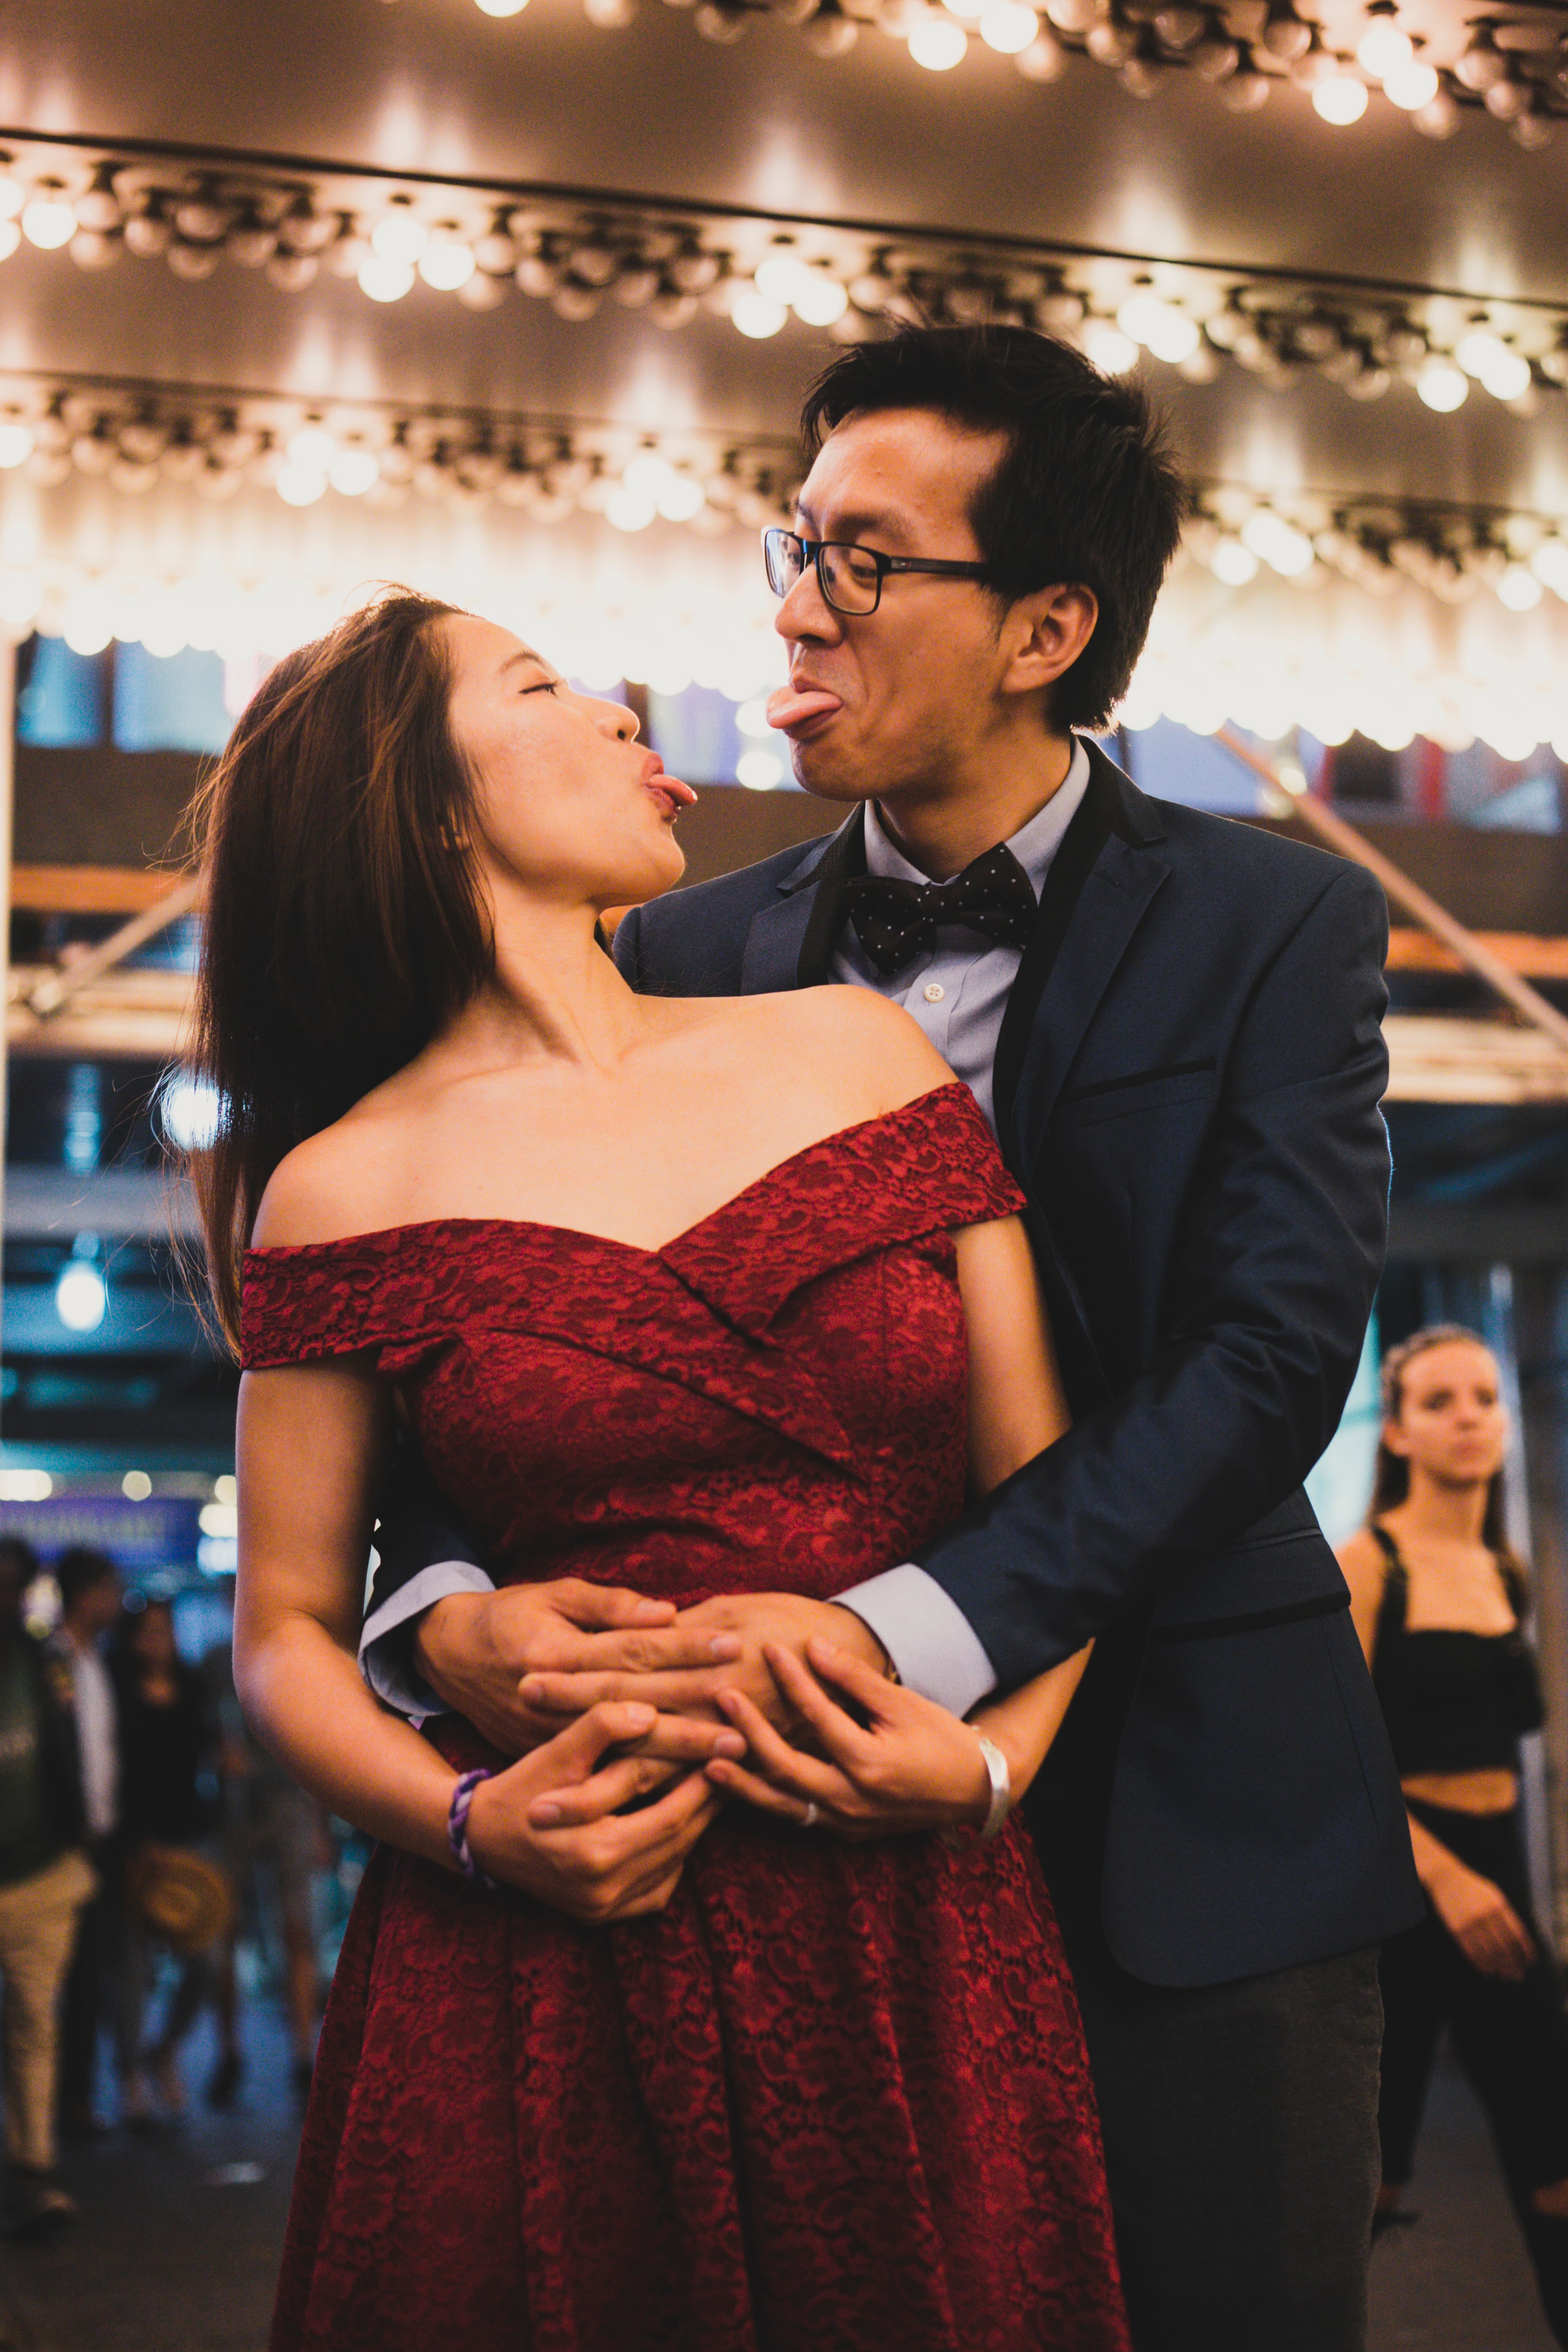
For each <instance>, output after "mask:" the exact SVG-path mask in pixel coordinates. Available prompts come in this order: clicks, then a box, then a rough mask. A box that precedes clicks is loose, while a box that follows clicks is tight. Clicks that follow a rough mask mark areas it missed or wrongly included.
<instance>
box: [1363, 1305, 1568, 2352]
mask: <svg viewBox="0 0 1568 2352" xmlns="http://www.w3.org/2000/svg"><path fill="white" fill-rule="evenodd" d="M1383 1402H1384V1429H1383V1442H1382V1445H1381V1447H1380V1449H1379V1454H1378V1475H1377V1484H1376V1488H1375V1491H1374V1493H1373V1501H1372V1510H1371V1514H1370V1516H1369V1517H1368V1520H1367V1524H1366V1526H1365V1528H1363V1530H1362V1531H1361V1533H1360V1534H1359V1535H1356V1536H1354V1537H1352V1539H1351V1541H1350V1543H1349V1544H1347V1545H1346V1547H1345V1549H1344V1550H1343V1552H1342V1554H1341V1564H1342V1567H1343V1569H1344V1572H1345V1576H1346V1578H1347V1580H1348V1581H1349V1583H1350V1588H1351V1596H1352V1606H1353V1610H1354V1614H1355V1622H1356V1626H1357V1630H1358V1631H1359V1633H1360V1634H1361V1638H1362V1644H1363V1648H1364V1649H1365V1651H1366V1654H1367V1658H1368V1661H1369V1663H1370V1664H1371V1666H1372V1671H1373V1683H1374V1685H1375V1686H1376V1689H1377V1693H1378V1696H1379V1697H1380V1699H1381V1700H1382V1702H1383V1709H1384V1716H1385V1717H1386V1718H1387V1722H1388V1729H1389V1736H1390V1738H1391V1739H1392V1742H1393V1746H1394V1761H1395V1763H1396V1764H1397V1765H1398V1768H1399V1774H1400V1780H1401V1784H1402V1786H1403V1788H1404V1790H1405V1801H1406V1803H1407V1804H1408V1806H1409V1809H1410V1833H1411V1839H1412V1842H1413V1843H1414V1846H1415V1866H1416V1869H1417V1871H1418V1872H1419V1874H1420V1877H1421V1884H1422V1886H1423V1887H1424V1889H1425V1891H1426V1918H1425V1919H1424V1920H1423V1921H1421V1923H1420V1924H1419V1925H1418V1926H1417V1927H1411V1928H1409V1929H1407V1930H1406V1932H1405V1934H1404V1935H1402V1936H1395V1937H1392V1938H1391V1939H1390V1941H1389V1942H1387V1943H1385V1944H1384V1948H1383V1960H1382V1968H1381V1977H1382V1984H1383V2000H1384V2019H1385V2023H1384V2045H1383V2092H1382V2098H1381V2102H1380V2106H1379V2113H1378V2127H1379V2132H1380V2135H1381V2137H1382V2142H1383V2187H1382V2189H1381V2190H1380V2192H1379V2196H1378V2219H1379V2221H1380V2223H1381V2224H1382V2226H1383V2227H1384V2228H1385V2229H1386V2228H1387V2227H1388V2226H1390V2225H1391V2223H1392V2222H1393V2221H1394V2219H1395V2217H1397V2216H1398V2215H1399V2200H1400V2192H1401V2190H1402V2189H1403V2188H1404V2186H1405V2182H1406V2181H1408V2179H1409V2178H1410V2173H1411V2168H1412V2164H1413V2161H1414V2158H1415V2141H1416V2137H1417V2134H1418V2132H1419V2130H1420V2126H1421V2113H1422V2108H1423V2106H1424V2105H1425V2104H1426V2090H1427V2085H1428V2083H1429V2082H1430V2079H1431V2074H1432V2066H1433V2062H1434V2060H1435V2058H1436V2052H1437V2043H1438V2040H1439V2038H1440V2036H1441V2034H1442V2032H1443V2029H1444V2027H1445V2026H1447V2029H1448V2031H1449V2033H1450V2034H1451V2036H1452V2039H1453V2045H1454V2051H1455V2054H1456V2055H1457V2057H1458V2061H1459V2063H1460V2065H1461V2066H1462V2067H1463V2069H1464V2071H1465V2073H1466V2074H1467V2075H1468V2078H1469V2080H1470V2082H1471V2084H1473V2086H1474V2088H1475V2091H1476V2094H1477V2095H1478V2097H1479V2099H1480V2102H1481V2105H1483V2107H1484V2108H1485V2109H1486V2113H1487V2117H1488V2120H1489V2123H1490V2125H1491V2129H1492V2137H1493V2139H1494V2141H1495V2143H1496V2146H1497V2149H1498V2153H1499V2156H1500V2159H1501V2162H1502V2168H1503V2173H1504V2176H1505V2178H1506V2179H1507V2182H1508V2189H1509V2194H1510V2197H1511V2199H1512V2200H1513V2205H1514V2210H1515V2211H1516V2212H1517V2213H1518V2215H1519V2219H1520V2225H1521V2228H1522V2230H1523V2231H1524V2237H1525V2242H1526V2244H1527V2245H1528V2247H1529V2249H1530V2254H1531V2261H1532V2262H1533V2263H1534V2265H1535V2275H1536V2284H1537V2285H1538V2287H1539V2289H1540V2294H1541V2300H1542V2306H1543V2308H1544V2310H1545V2314H1546V2317H1547V2320H1548V2323H1549V2325H1550V2326H1551V2328H1552V2334H1553V2335H1554V2336H1555V2337H1556V2339H1557V2341H1558V2343H1559V2344H1561V2345H1563V2346H1568V2020H1565V2019H1564V2015H1563V1994H1562V1987H1561V1984H1560V1982H1559V1979H1558V1973H1557V1967H1556V1963H1555V1960H1554V1958H1553V1956H1552V1947H1551V1945H1550V1943H1549V1942H1548V1940H1547V1938H1546V1937H1545V1936H1544V1935H1543V1934H1542V1930H1541V1928H1540V1927H1539V1926H1538V1925H1537V1923H1536V1920H1535V1916H1534V1914H1533V1912H1532V1910H1531V1898H1530V1885H1529V1878H1528V1874H1527V1872H1526V1867H1525V1855H1524V1844H1523V1840H1522V1837H1521V1824H1520V1810H1519V1741H1520V1738H1521V1734H1522V1733H1524V1732H1527V1731H1533V1730H1535V1729H1536V1728H1537V1727H1539V1725H1540V1723H1541V1719H1542V1706H1541V1690H1540V1685H1539V1682H1538V1680H1537V1676H1536V1671H1535V1664H1534V1660H1533V1658H1532V1657H1531V1653H1530V1650H1529V1647H1528V1645H1527V1643H1526V1641H1525V1638H1524V1633H1523V1630H1522V1627H1523V1619H1524V1617H1525V1614H1526V1610H1527V1605H1528V1603H1527V1591H1526V1583H1525V1574H1524V1570H1523V1568H1522V1567H1521V1564H1520V1562H1519V1561H1518V1560H1517V1559H1515V1557H1514V1555H1513V1553H1512V1552H1511V1551H1510V1549H1509V1545H1508V1541H1507V1538H1506V1537H1505V1535H1504V1533H1503V1525H1502V1467H1503V1460H1504V1456H1505V1454H1506V1451H1507V1446H1508V1435H1509V1422H1508V1412H1507V1409H1506V1407H1505V1406H1504V1404H1503V1401H1502V1393H1501V1388H1500V1381H1499V1376H1498V1367H1497V1361H1496V1359H1495V1358H1494V1357H1493V1355H1492V1353H1491V1351H1490V1349H1489V1348H1488V1347H1487V1346H1486V1343H1485V1342H1484V1341H1483V1340H1482V1339H1479V1337H1478V1335H1477V1334H1476V1333H1475V1332H1473V1331H1467V1330H1464V1329H1462V1328H1459V1327H1458V1325H1455V1324H1434V1325H1432V1326H1430V1327H1429V1328H1427V1329H1426V1330H1424V1331H1417V1332H1416V1333H1415V1337H1414V1338H1413V1339H1407V1340H1405V1343H1404V1345H1403V1346H1402V1347H1399V1348H1395V1349H1392V1350H1391V1351H1390V1353H1389V1356H1388V1358H1387V1360H1386V1362H1385V1363H1384V1399H1383Z"/></svg>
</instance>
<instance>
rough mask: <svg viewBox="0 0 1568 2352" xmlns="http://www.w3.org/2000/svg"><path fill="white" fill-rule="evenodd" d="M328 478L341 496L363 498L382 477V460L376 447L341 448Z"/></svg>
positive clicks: (329, 469)
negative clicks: (377, 453) (376, 451)
mask: <svg viewBox="0 0 1568 2352" xmlns="http://www.w3.org/2000/svg"><path fill="white" fill-rule="evenodd" d="M327 479H328V481H329V482H330V483H331V486H332V488H333V489H334V490H336V491H337V493H338V495H339V497H340V498H345V499H363V496H364V494H365V492H366V491H367V490H374V488H375V486H376V484H377V482H379V481H380V479H381V460H380V458H379V457H377V456H376V454H375V452H374V449H340V450H339V452H338V454H337V456H336V457H334V458H333V459H332V462H331V465H330V466H329V467H327Z"/></svg>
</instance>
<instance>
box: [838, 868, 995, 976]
mask: <svg viewBox="0 0 1568 2352" xmlns="http://www.w3.org/2000/svg"><path fill="white" fill-rule="evenodd" d="M844 910H845V913H846V914H847V916H848V918H849V920H850V922H851V923H853V925H854V926H855V932H856V936H857V938H858V940H859V941H860V944H861V946H862V947H863V948H864V949H865V950H866V952H867V954H868V956H869V957H870V959H871V961H872V962H873V963H874V964H875V965H876V967H877V969H878V971H880V972H889V973H890V972H895V971H899V970H900V968H901V967H902V966H903V965H904V964H907V963H910V962H911V961H913V959H914V958H915V957H916V956H918V955H924V954H926V953H927V952H928V951H929V950H931V949H932V948H934V947H935V945H936V934H937V926H938V925H939V924H940V923H958V924H962V926H963V929H965V930H968V931H978V932H979V933H980V935H981V937H982V938H983V939H987V940H991V941H992V943H993V944H994V946H996V947H1005V948H1022V946H1023V944H1024V942H1025V940H1026V939H1027V938H1028V936H1029V931H1030V928H1031V926H1032V924H1033V922H1034V919H1035V894H1034V891H1033V890H1032V889H1031V887H1030V886H1029V877H1028V876H1027V875H1026V873H1025V871H1024V869H1023V867H1022V866H1020V865H1019V863H1018V861H1017V859H1016V857H1015V856H1014V855H1013V853H1012V851H1011V850H1010V849H1008V848H1007V847H1006V846H1005V845H1004V844H1000V843H999V844H998V845H997V846H996V847H995V848H994V849H988V850H987V851H986V852H985V854H984V856H983V857H977V858H976V859H975V860H974V863H973V865H972V866H965V867H964V869H963V873H962V874H955V875H954V877H953V878H952V881H951V882H901V881H897V880H893V879H890V878H889V879H884V878H883V877H882V876H880V875H878V874H857V875H855V876H853V877H851V879H850V880H849V881H847V882H846V884H845V885H844Z"/></svg>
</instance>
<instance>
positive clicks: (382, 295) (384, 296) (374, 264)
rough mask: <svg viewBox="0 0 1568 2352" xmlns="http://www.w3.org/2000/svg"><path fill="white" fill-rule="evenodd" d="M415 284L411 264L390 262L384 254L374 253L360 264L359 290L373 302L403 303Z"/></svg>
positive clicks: (368, 255)
mask: <svg viewBox="0 0 1568 2352" xmlns="http://www.w3.org/2000/svg"><path fill="white" fill-rule="evenodd" d="M413 283H414V269H413V265H412V264H411V263H410V262H406V261H389V260H388V259H387V258H386V256H385V255H384V254H383V253H372V254H367V256H366V257H365V258H364V260H363V261H362V262H361V263H360V266H359V290H360V292H361V293H362V294H368V295H369V296H370V299H371V300H372V301H373V302H401V301H402V299H403V298H404V296H405V294H406V293H407V292H408V290H409V289H410V287H411V286H412V285H413Z"/></svg>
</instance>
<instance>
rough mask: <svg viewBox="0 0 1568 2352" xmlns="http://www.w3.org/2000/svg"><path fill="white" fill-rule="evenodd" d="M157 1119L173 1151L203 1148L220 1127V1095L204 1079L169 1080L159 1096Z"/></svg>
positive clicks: (175, 1078) (221, 1106)
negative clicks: (172, 1146)
mask: <svg viewBox="0 0 1568 2352" xmlns="http://www.w3.org/2000/svg"><path fill="white" fill-rule="evenodd" d="M158 1122H159V1125H160V1126H161V1127H162V1128H163V1132H164V1134H165V1135H166V1136H167V1137H168V1139H169V1140H170V1142H171V1143H172V1144H173V1145H174V1149H175V1150H176V1151H205V1150H209V1149H210V1148H211V1146H212V1145H213V1144H215V1143H216V1141H217V1139H218V1136H219V1134H220V1132H221V1131H222V1128H223V1097H222V1096H221V1095H220V1094H219V1092H218V1090H217V1088H216V1087H215V1086H212V1085H209V1083H208V1082H207V1080H206V1079H205V1078H193V1077H190V1076H184V1075H182V1076H178V1077H174V1078H172V1079H170V1081H169V1083H168V1084H167V1085H166V1086H165V1087H164V1088H163V1093H162V1095H161V1096H160V1097H159V1099H158Z"/></svg>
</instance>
